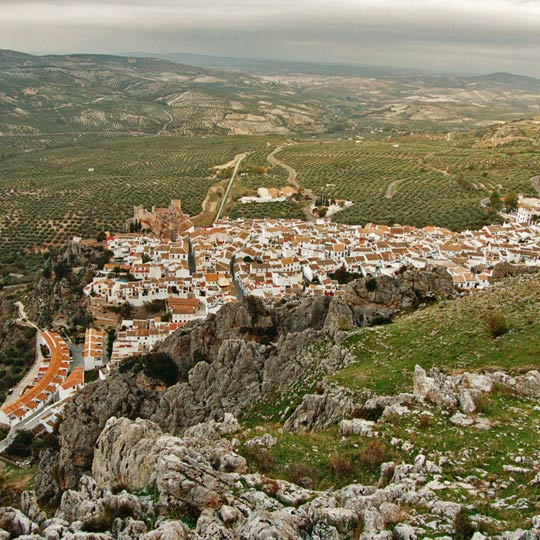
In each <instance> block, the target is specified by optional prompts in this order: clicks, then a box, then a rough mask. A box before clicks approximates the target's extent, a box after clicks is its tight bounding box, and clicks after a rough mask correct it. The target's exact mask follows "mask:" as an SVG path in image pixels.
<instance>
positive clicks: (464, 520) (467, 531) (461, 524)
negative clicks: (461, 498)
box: [454, 508, 476, 540]
mask: <svg viewBox="0 0 540 540" xmlns="http://www.w3.org/2000/svg"><path fill="white" fill-rule="evenodd" d="M454 530H455V531H456V536H455V537H456V538H458V539H460V540H468V539H469V538H472V536H473V535H474V533H475V532H476V531H475V528H474V526H473V524H472V521H471V518H470V517H469V514H468V513H467V511H466V510H465V508H462V509H461V510H460V511H459V512H458V514H457V515H456V519H455V520H454Z"/></svg>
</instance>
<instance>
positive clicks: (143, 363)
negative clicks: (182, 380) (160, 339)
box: [118, 353, 178, 386]
mask: <svg viewBox="0 0 540 540" xmlns="http://www.w3.org/2000/svg"><path fill="white" fill-rule="evenodd" d="M118 371H120V373H129V372H131V373H134V374H135V373H140V372H141V371H142V372H143V373H144V374H145V375H146V376H147V377H150V378H151V379H156V380H158V381H161V382H162V383H164V384H165V385H167V386H172V385H173V384H176V383H177V382H178V366H177V365H176V364H175V363H174V360H173V359H172V358H171V357H170V356H169V355H168V354H166V353H148V354H145V355H142V356H132V357H131V358H126V359H125V360H124V361H123V362H121V363H120V365H119V366H118Z"/></svg>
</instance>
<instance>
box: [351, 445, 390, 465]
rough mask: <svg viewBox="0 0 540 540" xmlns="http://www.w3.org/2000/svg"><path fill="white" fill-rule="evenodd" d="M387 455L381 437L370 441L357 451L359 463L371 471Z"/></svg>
mask: <svg viewBox="0 0 540 540" xmlns="http://www.w3.org/2000/svg"><path fill="white" fill-rule="evenodd" d="M385 457H386V447H385V446H384V444H383V443H382V442H381V441H380V440H379V439H373V440H371V441H369V442H368V444H367V445H366V446H365V448H362V449H361V450H360V451H359V452H358V453H357V459H358V463H359V464H360V465H361V466H362V467H365V468H367V469H369V470H370V471H373V470H375V469H376V468H377V467H378V466H379V465H381V463H383V462H384V460H385Z"/></svg>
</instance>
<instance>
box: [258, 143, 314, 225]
mask: <svg viewBox="0 0 540 540" xmlns="http://www.w3.org/2000/svg"><path fill="white" fill-rule="evenodd" d="M292 144H295V143H288V144H282V145H281V146H278V147H277V148H274V150H272V152H270V154H268V156H266V159H267V161H268V162H269V163H271V164H272V165H275V166H278V167H282V168H283V169H285V170H286V171H287V172H288V173H289V176H288V177H287V180H286V182H287V183H288V184H292V185H293V186H294V187H295V188H296V189H298V190H300V189H302V186H301V185H300V183H299V182H298V180H297V178H298V173H297V172H296V169H294V168H293V167H291V166H290V165H287V163H285V162H284V161H281V159H279V158H278V157H276V154H279V152H281V151H282V150H283V149H284V148H285V147H286V146H290V145H292ZM305 193H307V194H308V195H309V197H310V201H309V203H308V204H307V205H306V206H304V208H302V211H303V212H304V215H305V216H306V219H307V220H308V221H315V219H317V218H316V217H315V216H314V215H313V214H312V213H311V210H310V208H311V207H312V206H313V204H315V201H316V200H317V198H316V197H315V195H313V193H311V191H305Z"/></svg>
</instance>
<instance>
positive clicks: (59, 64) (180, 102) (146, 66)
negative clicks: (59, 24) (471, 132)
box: [0, 50, 540, 137]
mask: <svg viewBox="0 0 540 540" xmlns="http://www.w3.org/2000/svg"><path fill="white" fill-rule="evenodd" d="M165 56H167V58H152V57H148V56H144V57H135V56H112V55H92V54H73V55H49V56H32V55H29V54H24V53H20V52H16V51H9V50H0V97H1V98H2V99H1V100H0V133H2V134H4V135H6V134H7V135H24V136H26V137H29V136H40V135H44V134H56V135H60V134H89V133H92V134H100V135H108V134H111V133H113V134H130V135H155V134H165V135H166V134H176V135H209V134H219V135H226V134H239V135H242V134H247V135H250V134H253V135H257V134H271V133H274V134H305V133H309V134H318V133H332V132H336V133H349V134H355V133H364V134H365V133H370V132H372V131H373V130H378V129H382V130H388V131H390V132H393V131H404V132H409V131H411V130H413V131H416V130H421V129H423V130H430V131H441V130H448V129H456V128H460V129H462V128H467V127H473V126H485V125H490V124H493V123H496V122H501V121H509V120H515V119H517V118H523V117H530V116H532V115H534V114H537V113H538V111H539V110H540V109H539V108H540V82H539V81H538V80H536V79H532V78H527V77H520V76H516V75H511V74H505V73H503V74H493V75H488V76H481V77H463V76H451V75H432V74H426V73H421V74H412V73H410V72H407V71H404V70H395V69H394V70H391V69H386V68H378V67H376V66H375V67H372V66H340V65H332V64H321V65H319V64H309V63H287V62H272V61H260V62H259V61H240V60H238V61H236V62H235V61H233V60H231V59H229V60H227V59H220V58H212V57H204V56H197V55H165ZM178 60H180V62H182V61H189V62H191V61H193V62H198V65H201V66H203V67H194V66H190V65H186V64H185V63H179V62H178ZM231 68H232V69H231Z"/></svg>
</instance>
